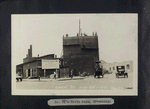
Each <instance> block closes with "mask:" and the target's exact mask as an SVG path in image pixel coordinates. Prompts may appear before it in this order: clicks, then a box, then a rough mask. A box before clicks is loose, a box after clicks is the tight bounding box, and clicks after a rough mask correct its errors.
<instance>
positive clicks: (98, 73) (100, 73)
mask: <svg viewBox="0 0 150 109" xmlns="http://www.w3.org/2000/svg"><path fill="white" fill-rule="evenodd" d="M96 76H98V78H100V76H102V78H103V77H104V74H103V73H102V68H99V69H98V70H96V71H95V74H94V78H96Z"/></svg>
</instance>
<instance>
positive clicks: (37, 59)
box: [16, 54, 59, 66]
mask: <svg viewBox="0 0 150 109" xmlns="http://www.w3.org/2000/svg"><path fill="white" fill-rule="evenodd" d="M51 55H55V54H48V55H44V56H41V57H36V59H35V60H32V61H28V62H25V63H22V64H18V65H16V66H19V65H23V64H28V63H32V62H35V61H40V60H41V58H44V57H47V56H51ZM52 59H59V58H52Z"/></svg>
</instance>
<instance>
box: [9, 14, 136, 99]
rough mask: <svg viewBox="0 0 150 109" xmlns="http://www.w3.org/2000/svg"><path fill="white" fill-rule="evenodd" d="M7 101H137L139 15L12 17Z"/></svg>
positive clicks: (33, 15) (15, 15)
mask: <svg viewBox="0 0 150 109" xmlns="http://www.w3.org/2000/svg"><path fill="white" fill-rule="evenodd" d="M11 95H47V96H49V95H54V96H58V95H66V96H75V95H79V96H97V95H98V96H101V95H102V96H129V95H131V96H138V14H137V13H99V14H98V13H90V14H88V13H87V14H86V13H84V14H82V13H80V14H11Z"/></svg>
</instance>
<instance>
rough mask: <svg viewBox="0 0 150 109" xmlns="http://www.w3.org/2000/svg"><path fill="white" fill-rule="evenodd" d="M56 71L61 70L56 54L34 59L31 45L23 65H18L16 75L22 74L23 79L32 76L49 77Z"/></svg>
mask: <svg viewBox="0 0 150 109" xmlns="http://www.w3.org/2000/svg"><path fill="white" fill-rule="evenodd" d="M56 69H59V58H56V55H54V54H48V55H45V56H41V57H39V56H38V57H32V45H30V49H29V50H28V54H27V57H26V58H24V59H23V63H22V64H19V65H16V73H18V75H21V74H22V75H23V78H28V77H31V76H40V77H47V76H48V77H49V76H50V75H51V74H53V73H54V71H56Z"/></svg>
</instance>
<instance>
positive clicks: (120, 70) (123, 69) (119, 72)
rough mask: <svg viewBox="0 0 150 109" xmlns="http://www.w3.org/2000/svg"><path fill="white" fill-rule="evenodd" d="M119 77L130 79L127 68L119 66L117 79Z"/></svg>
mask: <svg viewBox="0 0 150 109" xmlns="http://www.w3.org/2000/svg"><path fill="white" fill-rule="evenodd" d="M119 76H124V78H125V77H127V78H128V73H127V72H125V66H117V73H116V77H117V78H119Z"/></svg>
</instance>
